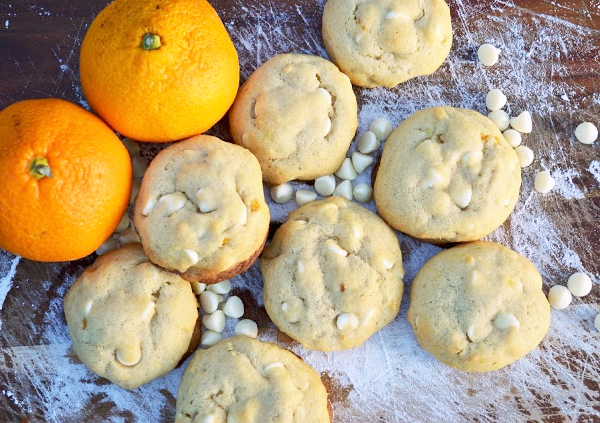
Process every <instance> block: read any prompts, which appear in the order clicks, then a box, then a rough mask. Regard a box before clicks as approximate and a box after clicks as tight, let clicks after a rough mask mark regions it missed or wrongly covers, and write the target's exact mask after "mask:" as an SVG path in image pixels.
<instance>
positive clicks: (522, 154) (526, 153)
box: [515, 145, 533, 167]
mask: <svg viewBox="0 0 600 423" xmlns="http://www.w3.org/2000/svg"><path fill="white" fill-rule="evenodd" d="M515 153H517V157H518V158H519V165H520V166H521V167H527V166H529V165H530V164H531V163H533V151H531V148H529V147H527V146H525V145H520V146H518V147H517V148H515Z"/></svg>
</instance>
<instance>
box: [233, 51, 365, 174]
mask: <svg viewBox="0 0 600 423" xmlns="http://www.w3.org/2000/svg"><path fill="white" fill-rule="evenodd" d="M229 124H230V128H231V135H232V137H233V140H234V141H235V143H236V144H239V145H241V146H243V147H246V148H247V149H248V150H250V151H252V153H254V154H255V155H256V157H257V158H258V161H259V162H260V166H261V168H262V172H263V178H264V180H265V182H267V183H269V184H271V185H279V184H282V183H284V182H288V181H291V180H294V179H301V180H312V179H315V178H318V177H320V176H324V175H329V174H332V173H333V172H335V171H336V170H337V169H338V168H339V167H340V164H341V163H342V161H343V160H344V158H345V157H346V152H347V151H348V147H349V146H350V143H351V142H352V138H353V137H354V134H355V132H356V128H357V126H358V116H357V104H356V97H355V95H354V91H353V90H352V84H351V83H350V81H349V80H348V77H347V76H346V75H344V74H343V73H342V72H340V71H339V69H338V68H337V67H336V66H335V65H334V64H333V63H331V62H330V61H328V60H325V59H323V58H322V57H318V56H311V55H306V54H279V55H277V56H274V57H272V58H271V59H269V60H268V61H267V62H265V63H264V64H263V65H262V66H261V67H259V68H258V69H257V70H256V71H255V72H254V73H253V74H252V75H251V76H250V78H248V80H247V81H246V82H245V83H244V85H243V86H242V87H241V88H240V91H239V93H238V96H237V98H236V100H235V102H234V103H233V106H232V107H231V110H230V111H229Z"/></svg>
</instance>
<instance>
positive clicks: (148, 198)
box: [134, 135, 269, 283]
mask: <svg viewBox="0 0 600 423" xmlns="http://www.w3.org/2000/svg"><path fill="white" fill-rule="evenodd" d="M134 222H135V226H136V228H137V229H138V231H139V234H140V238H141V240H142V245H143V246H144V252H145V253H146V254H147V255H148V257H149V258H150V260H152V262H154V263H156V264H158V265H159V266H162V267H164V268H166V269H171V270H174V271H178V272H180V274H181V276H182V277H183V278H184V279H186V280H189V281H200V282H204V283H216V282H219V281H222V280H225V279H228V278H231V277H233V276H236V275H238V274H240V273H242V272H244V271H245V270H246V269H248V268H249V267H250V266H251V265H252V264H253V263H254V261H256V259H257V257H258V256H259V254H260V252H261V251H262V248H263V246H264V243H265V240H266V237H267V233H268V230H269V208H268V206H267V204H266V203H265V197H264V193H263V185H262V179H261V173H260V166H259V164H258V161H257V160H256V157H254V156H253V155H252V153H250V152H249V151H248V150H246V149H244V148H241V147H239V146H237V145H235V144H231V143H227V142H224V141H221V140H220V139H218V138H215V137H211V136H207V135H199V136H196V137H192V138H189V139H187V140H185V141H180V142H178V143H176V144H173V145H171V146H169V147H168V148H166V149H164V150H163V151H161V152H160V153H159V154H158V155H157V156H156V157H155V158H154V160H152V162H151V163H150V166H149V167H148V170H147V171H146V173H145V175H144V179H143V180H142V185H141V187H140V191H139V194H138V196H137V199H136V202H135V213H134Z"/></svg>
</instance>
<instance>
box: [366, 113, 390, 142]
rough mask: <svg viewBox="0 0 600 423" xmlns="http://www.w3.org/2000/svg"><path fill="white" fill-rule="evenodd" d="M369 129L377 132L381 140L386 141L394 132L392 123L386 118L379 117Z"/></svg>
mask: <svg viewBox="0 0 600 423" xmlns="http://www.w3.org/2000/svg"><path fill="white" fill-rule="evenodd" d="M369 131H371V132H372V133H374V134H375V137H376V138H377V139H378V140H379V141H385V140H387V139H388V137H389V136H390V134H391V133H392V124H391V123H390V121H389V120H387V119H384V118H377V119H375V120H374V121H373V122H371V125H370V126H369Z"/></svg>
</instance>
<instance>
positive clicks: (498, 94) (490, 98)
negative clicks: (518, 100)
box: [485, 88, 507, 112]
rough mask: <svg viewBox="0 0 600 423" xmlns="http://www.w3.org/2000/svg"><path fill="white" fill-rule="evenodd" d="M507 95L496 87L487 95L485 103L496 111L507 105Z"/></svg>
mask: <svg viewBox="0 0 600 423" xmlns="http://www.w3.org/2000/svg"><path fill="white" fill-rule="evenodd" d="M506 100H507V98H506V96H505V95H504V93H503V92H502V91H500V90H498V89H496V88H494V89H493V90H490V91H489V92H488V93H487V95H486V96H485V105H486V106H487V108H488V109H489V110H491V111H492V112H493V111H496V110H500V109H501V108H503V107H504V106H506Z"/></svg>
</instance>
